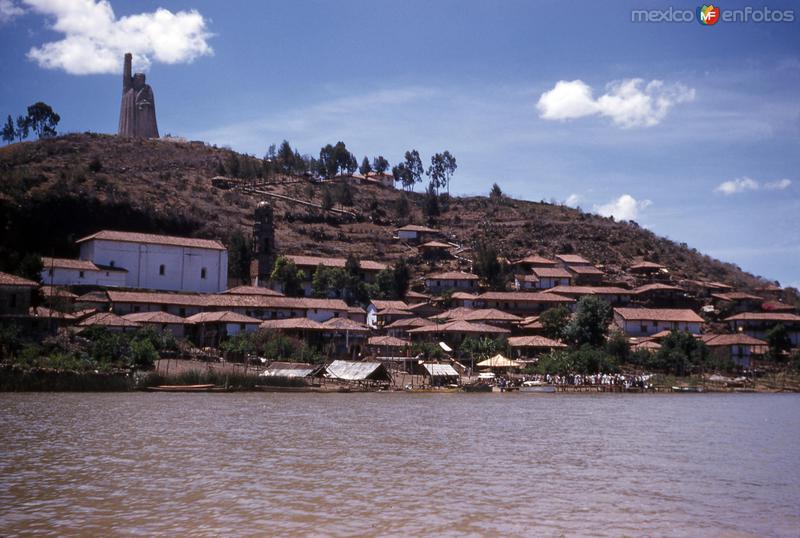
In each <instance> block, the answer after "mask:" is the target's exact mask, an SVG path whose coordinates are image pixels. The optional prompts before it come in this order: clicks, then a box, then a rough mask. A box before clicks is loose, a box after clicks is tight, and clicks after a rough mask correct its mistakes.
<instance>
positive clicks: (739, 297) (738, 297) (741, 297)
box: [711, 291, 764, 302]
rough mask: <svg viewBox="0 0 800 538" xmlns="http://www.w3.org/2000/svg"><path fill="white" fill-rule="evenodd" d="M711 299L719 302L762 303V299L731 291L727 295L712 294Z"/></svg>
mask: <svg viewBox="0 0 800 538" xmlns="http://www.w3.org/2000/svg"><path fill="white" fill-rule="evenodd" d="M711 297H713V298H714V299H719V300H720V301H726V302H735V301H763V300H764V299H763V298H762V297H759V296H758V295H753V294H750V293H745V292H743V291H731V292H728V293H712V294H711Z"/></svg>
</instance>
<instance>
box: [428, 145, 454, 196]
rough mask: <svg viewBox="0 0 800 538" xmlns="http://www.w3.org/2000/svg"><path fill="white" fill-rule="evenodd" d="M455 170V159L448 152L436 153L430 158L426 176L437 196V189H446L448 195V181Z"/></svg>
mask: <svg viewBox="0 0 800 538" xmlns="http://www.w3.org/2000/svg"><path fill="white" fill-rule="evenodd" d="M456 168H457V165H456V158H455V157H453V156H452V155H451V154H450V152H449V151H445V152H444V153H436V154H435V155H434V156H433V157H431V165H430V166H429V167H428V171H427V172H426V174H427V175H428V177H429V178H431V184H432V185H433V187H434V188H435V189H436V194H439V189H441V188H443V187H445V186H446V187H447V194H448V195H449V194H450V179H451V178H452V177H453V173H454V172H455V170H456Z"/></svg>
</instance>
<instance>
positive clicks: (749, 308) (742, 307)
mask: <svg viewBox="0 0 800 538" xmlns="http://www.w3.org/2000/svg"><path fill="white" fill-rule="evenodd" d="M711 300H712V301H713V303H714V306H715V307H716V308H717V310H719V311H721V312H725V313H726V314H738V313H740V312H754V311H757V310H761V305H762V304H763V303H764V299H763V298H762V297H759V296H758V295H753V294H752V293H745V292H743V291H729V292H727V293H712V294H711Z"/></svg>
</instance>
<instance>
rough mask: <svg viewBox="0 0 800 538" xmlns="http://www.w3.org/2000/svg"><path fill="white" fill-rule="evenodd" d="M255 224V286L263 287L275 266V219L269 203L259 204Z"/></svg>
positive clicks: (253, 273)
mask: <svg viewBox="0 0 800 538" xmlns="http://www.w3.org/2000/svg"><path fill="white" fill-rule="evenodd" d="M254 220H255V222H254V223H253V262H254V265H255V271H252V274H251V277H252V278H253V284H255V285H257V286H263V285H264V284H265V283H266V282H267V281H268V280H269V275H270V273H271V272H272V266H273V265H274V264H275V258H276V255H275V217H274V213H273V211H272V206H271V205H270V204H269V202H259V203H258V206H256V211H255V218H254Z"/></svg>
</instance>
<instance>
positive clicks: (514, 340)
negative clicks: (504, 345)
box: [508, 336, 567, 348]
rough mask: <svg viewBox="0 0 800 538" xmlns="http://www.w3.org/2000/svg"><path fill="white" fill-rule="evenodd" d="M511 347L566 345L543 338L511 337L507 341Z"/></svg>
mask: <svg viewBox="0 0 800 538" xmlns="http://www.w3.org/2000/svg"><path fill="white" fill-rule="evenodd" d="M508 345H509V346H511V347H544V348H551V347H567V345H566V344H564V343H562V342H559V341H558V340H552V339H550V338H545V337H544V336H512V337H510V338H509V339H508Z"/></svg>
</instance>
